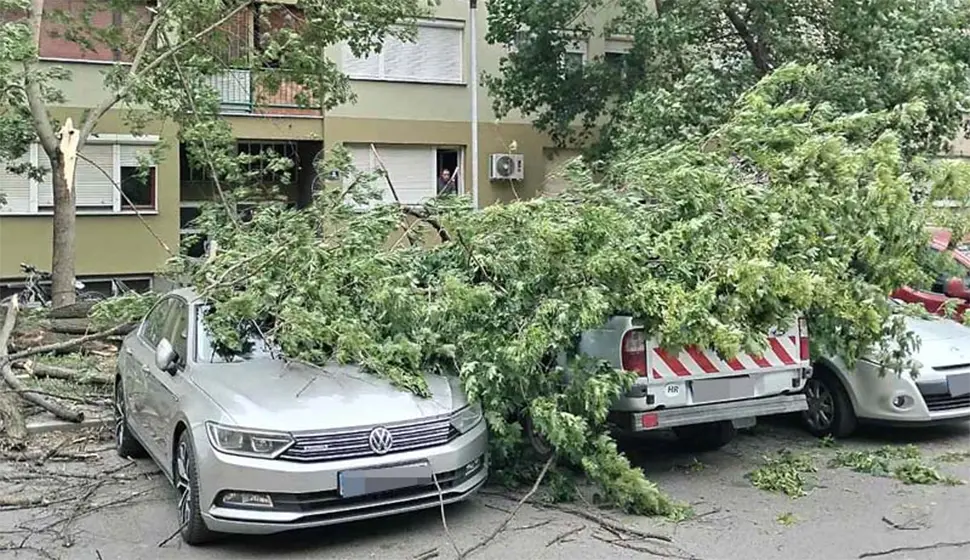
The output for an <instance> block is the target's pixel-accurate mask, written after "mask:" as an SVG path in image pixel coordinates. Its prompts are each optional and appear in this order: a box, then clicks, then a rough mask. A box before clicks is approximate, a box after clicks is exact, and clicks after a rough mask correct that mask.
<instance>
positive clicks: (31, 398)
mask: <svg viewBox="0 0 970 560" xmlns="http://www.w3.org/2000/svg"><path fill="white" fill-rule="evenodd" d="M17 311H18V307H17V298H16V297H14V298H12V299H11V300H10V303H8V304H7V316H6V317H5V318H4V321H3V327H2V328H0V343H2V344H0V345H2V346H3V354H2V355H0V375H2V377H3V380H4V382H6V384H7V386H8V387H10V388H11V389H12V390H13V391H14V392H15V393H17V394H18V395H20V397H21V398H23V399H24V400H25V401H27V402H29V403H33V404H36V405H37V406H39V407H41V408H43V409H44V410H46V411H47V412H50V413H51V414H53V415H54V416H56V417H58V418H60V419H61V420H66V421H68V422H81V421H82V420H84V413H83V412H80V411H77V410H72V409H70V408H68V407H66V406H62V405H60V404H57V403H54V402H51V401H48V400H47V399H45V398H44V397H42V396H40V395H38V394H37V393H32V392H31V391H30V390H29V389H27V388H26V387H24V385H23V383H21V382H20V380H19V379H17V378H16V377H15V376H14V374H13V370H12V369H11V368H10V363H11V356H9V355H7V339H8V338H10V333H11V332H13V328H14V325H15V324H16V321H17ZM15 406H16V404H15ZM24 433H25V436H26V427H25V428H24Z"/></svg>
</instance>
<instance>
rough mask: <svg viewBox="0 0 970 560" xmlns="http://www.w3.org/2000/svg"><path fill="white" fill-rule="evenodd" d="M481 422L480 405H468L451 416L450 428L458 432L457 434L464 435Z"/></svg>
mask: <svg viewBox="0 0 970 560" xmlns="http://www.w3.org/2000/svg"><path fill="white" fill-rule="evenodd" d="M481 421H482V405H480V404H478V403H474V404H470V405H468V406H466V407H464V408H461V409H459V410H458V411H456V412H454V413H452V415H451V426H452V427H453V428H454V429H456V430H458V433H461V434H463V433H465V432H467V431H468V430H470V429H472V428H474V427H475V425H476V424H478V423H479V422H481Z"/></svg>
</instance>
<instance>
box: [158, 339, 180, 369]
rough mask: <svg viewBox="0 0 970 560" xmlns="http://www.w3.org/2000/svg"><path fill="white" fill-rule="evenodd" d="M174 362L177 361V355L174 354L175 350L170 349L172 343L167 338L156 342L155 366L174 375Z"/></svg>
mask: <svg viewBox="0 0 970 560" xmlns="http://www.w3.org/2000/svg"><path fill="white" fill-rule="evenodd" d="M176 360H178V354H176V353H175V348H172V343H171V342H169V341H168V339H167V338H163V339H161V340H160V341H158V346H157V347H156V348H155V366H156V367H158V369H160V370H162V371H164V372H168V373H171V374H172V375H175V365H176Z"/></svg>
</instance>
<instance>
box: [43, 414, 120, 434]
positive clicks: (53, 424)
mask: <svg viewBox="0 0 970 560" xmlns="http://www.w3.org/2000/svg"><path fill="white" fill-rule="evenodd" d="M113 423H114V420H113V419H112V417H111V416H110V415H108V416H93V417H90V418H85V419H84V420H82V421H81V422H77V423H74V422H65V421H63V420H40V421H38V422H28V423H27V433H28V434H47V433H51V432H76V431H79V430H85V429H88V428H102V427H105V426H110V425H112V424H113Z"/></svg>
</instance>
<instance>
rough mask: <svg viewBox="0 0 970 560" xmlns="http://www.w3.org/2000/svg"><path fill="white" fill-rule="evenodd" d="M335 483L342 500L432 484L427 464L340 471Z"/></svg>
mask: <svg viewBox="0 0 970 560" xmlns="http://www.w3.org/2000/svg"><path fill="white" fill-rule="evenodd" d="M337 482H338V485H339V488H340V495H341V497H344V498H353V497H355V496H365V495H367V494H378V493H380V492H389V491H391V490H400V489H401V488H410V487H412V486H427V485H429V484H433V483H434V482H433V481H432V480H431V468H430V466H429V465H428V464H427V463H416V464H411V465H397V466H393V467H381V468H375V469H360V470H354V471H341V472H340V473H339V474H338V475H337Z"/></svg>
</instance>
